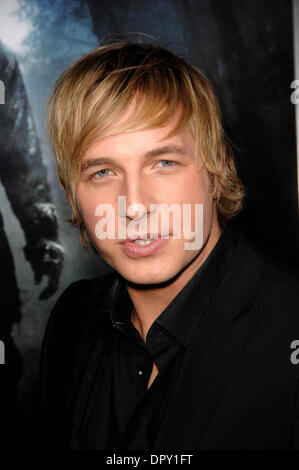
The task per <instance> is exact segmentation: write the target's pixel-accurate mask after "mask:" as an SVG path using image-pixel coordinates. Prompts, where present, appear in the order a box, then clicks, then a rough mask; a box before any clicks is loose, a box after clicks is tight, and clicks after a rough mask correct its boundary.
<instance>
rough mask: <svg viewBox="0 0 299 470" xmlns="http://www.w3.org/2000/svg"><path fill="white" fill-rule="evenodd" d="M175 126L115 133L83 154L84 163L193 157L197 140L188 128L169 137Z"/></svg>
mask: <svg viewBox="0 0 299 470" xmlns="http://www.w3.org/2000/svg"><path fill="white" fill-rule="evenodd" d="M173 129H174V124H173V122H170V123H168V124H166V125H164V126H161V127H155V128H149V129H139V130H128V131H125V132H120V133H112V134H111V135H108V136H106V137H102V138H99V139H98V140H96V141H95V142H94V143H93V144H92V145H91V146H90V147H89V148H88V149H87V151H86V152H85V153H84V155H83V157H82V161H86V160H87V159H90V158H99V157H123V158H125V157H129V158H130V159H133V158H137V157H145V156H146V157H148V158H150V157H155V156H158V155H160V154H163V153H164V154H166V153H168V154H176V155H193V153H194V140H193V137H192V135H191V132H190V131H189V130H188V129H187V128H182V129H179V130H178V131H176V132H175V133H174V134H173V135H171V136H169V134H170V133H171V131H172V130H173Z"/></svg>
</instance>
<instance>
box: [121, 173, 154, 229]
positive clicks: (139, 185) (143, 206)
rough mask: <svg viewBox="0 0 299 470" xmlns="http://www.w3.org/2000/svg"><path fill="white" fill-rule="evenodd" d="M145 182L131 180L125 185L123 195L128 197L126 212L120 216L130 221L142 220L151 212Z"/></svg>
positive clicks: (137, 179)
mask: <svg viewBox="0 0 299 470" xmlns="http://www.w3.org/2000/svg"><path fill="white" fill-rule="evenodd" d="M148 189H149V188H148V187H147V186H146V184H145V182H143V181H142V179H141V178H140V177H139V178H129V179H128V180H127V181H126V182H125V184H124V189H123V191H122V194H123V195H124V196H126V211H125V213H123V214H119V215H120V216H121V217H127V218H128V219H131V220H132V219H135V220H136V221H138V220H141V219H142V218H143V217H145V216H146V215H147V214H148V213H149V210H150V196H149V193H148Z"/></svg>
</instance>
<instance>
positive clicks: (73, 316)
mask: <svg viewBox="0 0 299 470" xmlns="http://www.w3.org/2000/svg"><path fill="white" fill-rule="evenodd" d="M115 276H116V274H115V273H114V272H113V273H109V274H106V275H103V276H100V277H98V278H95V279H82V280H79V281H76V282H73V283H72V284H70V285H69V286H68V287H67V288H66V289H65V290H64V291H63V292H62V294H61V295H60V297H59V298H58V299H57V301H56V303H55V305H54V308H53V309H52V311H51V313H50V317H49V320H48V323H47V326H46V331H45V336H44V341H43V343H44V347H45V345H46V343H47V341H49V340H50V338H51V337H52V336H53V335H54V340H55V342H57V341H58V338H59V337H61V338H62V340H63V341H66V338H69V337H70V336H71V337H74V336H77V335H80V333H81V331H82V328H83V327H84V325H85V324H86V323H87V322H88V319H89V316H90V313H91V311H92V308H91V307H92V304H93V302H94V301H95V300H96V301H97V302H98V303H99V305H100V304H101V302H102V301H104V298H105V294H106V293H107V290H108V289H109V287H110V285H111V284H112V282H113V280H114V279H115Z"/></svg>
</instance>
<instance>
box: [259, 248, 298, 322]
mask: <svg viewBox="0 0 299 470" xmlns="http://www.w3.org/2000/svg"><path fill="white" fill-rule="evenodd" d="M263 256H264V269H263V271H262V274H261V278H260V284H259V292H258V293H259V295H260V296H261V298H262V299H263V301H264V302H265V303H267V304H268V305H271V307H272V308H273V311H275V310H277V309H280V310H281V309H282V308H283V310H288V309H291V310H292V311H294V314H295V315H296V317H298V320H299V274H298V272H297V271H296V270H295V269H293V268H291V267H289V266H287V265H283V264H281V263H278V262H277V261H275V260H273V259H271V258H270V257H269V256H267V255H263Z"/></svg>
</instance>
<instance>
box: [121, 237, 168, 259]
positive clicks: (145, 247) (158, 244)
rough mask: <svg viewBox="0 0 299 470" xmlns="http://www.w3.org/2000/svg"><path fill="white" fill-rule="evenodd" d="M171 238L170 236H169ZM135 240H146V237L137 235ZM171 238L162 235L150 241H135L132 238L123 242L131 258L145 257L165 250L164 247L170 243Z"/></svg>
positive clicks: (125, 250) (125, 251)
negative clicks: (141, 242)
mask: <svg viewBox="0 0 299 470" xmlns="http://www.w3.org/2000/svg"><path fill="white" fill-rule="evenodd" d="M168 238H169V237H168ZM135 240H145V238H141V237H140V236H138V237H136V238H135ZM168 242H169V240H168V239H166V238H165V237H164V238H161V237H158V238H156V239H152V240H151V241H150V242H149V243H143V244H140V243H135V242H134V239H133V240H132V239H131V238H129V239H127V240H124V242H123V243H122V244H121V246H122V249H123V250H124V253H126V255H127V256H129V257H130V258H136V257H144V256H151V255H154V254H157V253H159V252H160V251H162V250H163V248H164V247H166V245H167V244H168Z"/></svg>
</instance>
